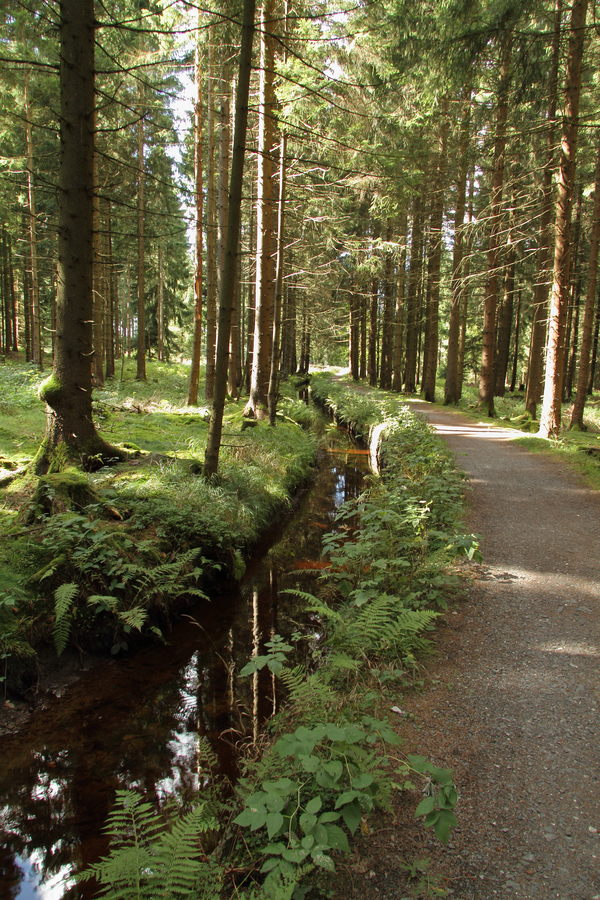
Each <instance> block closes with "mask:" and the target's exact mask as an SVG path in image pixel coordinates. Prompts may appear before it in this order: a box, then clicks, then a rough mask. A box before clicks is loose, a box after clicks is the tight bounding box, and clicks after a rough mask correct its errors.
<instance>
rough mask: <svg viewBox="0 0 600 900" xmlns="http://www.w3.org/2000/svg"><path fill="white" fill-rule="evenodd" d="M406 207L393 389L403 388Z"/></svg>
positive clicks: (401, 239) (402, 219)
mask: <svg viewBox="0 0 600 900" xmlns="http://www.w3.org/2000/svg"><path fill="white" fill-rule="evenodd" d="M406 229H407V215H406V208H405V209H404V210H403V212H402V215H401V217H400V223H399V229H398V230H399V235H398V241H399V244H400V253H399V257H398V268H397V273H396V309H395V311H394V339H393V350H392V390H393V391H401V390H402V362H403V358H404V303H405V298H404V289H405V281H406Z"/></svg>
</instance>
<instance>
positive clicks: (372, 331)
mask: <svg viewBox="0 0 600 900" xmlns="http://www.w3.org/2000/svg"><path fill="white" fill-rule="evenodd" d="M378 306H379V281H378V280H377V279H376V278H374V279H373V281H372V282H371V301H370V305H369V361H368V371H369V384H370V385H372V386H375V385H376V384H377V331H378V315H377V313H378Z"/></svg>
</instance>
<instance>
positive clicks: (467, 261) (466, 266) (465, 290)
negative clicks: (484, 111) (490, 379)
mask: <svg viewBox="0 0 600 900" xmlns="http://www.w3.org/2000/svg"><path fill="white" fill-rule="evenodd" d="M474 200H475V167H474V166H472V168H471V174H470V175H469V203H468V207H467V225H468V226H469V231H468V236H467V239H466V248H465V251H466V252H465V255H464V256H463V261H462V273H463V284H462V296H461V300H460V323H459V326H458V367H457V368H458V375H457V379H456V388H457V395H458V400H460V398H461V397H462V391H463V383H464V380H465V347H466V340H467V325H468V319H469V299H470V296H471V287H470V282H469V275H470V272H471V251H472V249H473V242H474V235H473V230H472V228H471V227H470V226H472V225H473V222H474V220H475V211H474Z"/></svg>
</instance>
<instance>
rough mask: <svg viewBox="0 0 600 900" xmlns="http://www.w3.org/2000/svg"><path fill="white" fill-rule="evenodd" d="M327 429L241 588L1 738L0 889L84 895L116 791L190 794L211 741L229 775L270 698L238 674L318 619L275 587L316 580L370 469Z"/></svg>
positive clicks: (57, 897)
mask: <svg viewBox="0 0 600 900" xmlns="http://www.w3.org/2000/svg"><path fill="white" fill-rule="evenodd" d="M329 435H330V437H329V440H328V445H327V446H326V448H325V449H324V450H323V452H322V453H321V454H320V466H319V472H318V475H317V478H316V480H315V482H314V484H313V486H312V487H311V489H310V490H309V491H308V492H307V493H306V495H305V497H304V498H303V500H302V502H301V504H300V506H299V509H298V510H297V512H296V514H295V515H294V517H293V519H292V520H291V521H290V522H289V523H288V524H287V526H286V527H285V528H284V529H282V534H281V536H280V537H279V538H278V539H277V541H276V543H274V544H273V545H272V546H271V548H270V550H268V552H266V553H265V555H264V556H262V558H261V559H259V560H257V561H255V562H254V563H252V564H251V565H250V566H249V567H248V571H247V573H246V576H245V578H244V580H243V582H242V584H241V585H240V587H239V589H238V590H236V591H235V592H234V593H232V594H228V595H220V596H215V597H212V598H211V602H210V603H208V604H204V605H203V606H202V607H201V608H197V609H196V610H193V611H191V613H190V617H189V618H186V619H185V620H184V621H183V622H181V623H180V624H178V625H177V626H176V628H175V629H174V630H173V631H172V633H171V634H170V635H169V643H168V645H167V646H164V647H158V648H157V647H151V648H147V649H145V650H143V651H140V652H138V653H137V654H135V655H133V656H131V657H128V658H127V659H122V660H113V661H110V662H107V663H106V664H102V665H101V666H100V667H97V668H94V669H93V670H92V671H90V672H88V673H85V674H84V675H83V676H82V677H81V678H80V679H79V680H78V681H77V683H76V684H74V685H72V686H71V687H69V688H67V689H65V691H64V694H63V695H62V696H61V697H60V699H56V700H55V701H54V702H53V703H52V705H51V706H49V708H47V709H43V710H39V711H38V712H36V713H35V714H34V716H33V718H32V719H31V720H30V722H29V723H28V725H27V728H26V731H24V732H23V733H21V734H18V735H13V736H8V737H3V738H0V841H1V843H0V900H17V898H18V900H67V898H68V900H74V898H83V897H85V896H88V894H86V892H85V889H84V887H83V885H82V886H75V884H74V880H73V875H74V874H75V873H76V872H77V871H79V870H80V869H81V868H83V867H85V866H86V865H87V864H89V863H90V862H93V861H95V860H97V859H98V858H99V857H100V856H101V855H102V854H103V853H104V852H106V843H105V840H104V838H103V837H102V828H103V825H104V823H105V821H106V817H107V815H108V813H109V811H110V810H111V808H112V806H113V801H114V797H115V791H116V790H118V789H122V788H135V789H138V790H141V791H143V792H144V794H145V795H146V797H148V798H155V799H156V801H157V802H158V803H163V802H164V801H165V800H167V799H169V798H174V799H176V800H178V801H185V800H186V799H189V798H191V797H192V796H193V795H194V793H195V792H197V791H198V790H201V788H202V784H203V783H206V779H207V778H208V777H210V776H209V774H208V770H207V763H206V755H207V754H206V749H205V748H207V747H208V748H210V751H211V753H213V754H216V756H217V758H218V763H219V766H220V768H221V771H222V772H223V773H225V774H227V775H229V776H231V777H235V773H236V766H237V762H236V760H237V750H236V744H238V743H239V742H240V741H242V740H243V739H244V738H246V739H249V738H251V737H252V735H253V734H255V733H256V731H257V729H258V728H259V727H260V724H261V723H262V722H264V721H265V719H266V718H267V717H268V716H269V715H270V714H271V713H272V712H273V709H274V708H275V707H276V703H277V699H276V697H274V696H273V685H272V680H271V678H270V676H269V675H268V674H267V673H266V672H265V673H260V675H261V677H260V678H257V677H254V678H252V677H250V678H239V677H238V675H237V673H238V672H239V670H240V669H241V668H242V667H243V666H244V665H245V663H246V662H247V661H248V659H249V658H250V657H251V656H252V655H253V654H254V653H255V652H260V651H261V650H262V647H263V645H264V642H265V641H267V640H269V638H270V637H271V636H272V635H273V634H274V633H278V634H281V635H283V636H288V635H290V634H291V633H292V632H294V631H307V630H310V629H311V628H312V629H314V628H315V623H311V621H310V619H308V618H307V616H306V614H303V612H302V610H301V609H299V608H298V605H297V603H296V601H294V599H293V598H292V597H290V595H288V594H284V595H280V594H279V591H280V590H281V589H282V588H284V587H293V586H296V585H297V586H299V587H300V588H303V589H308V590H310V588H311V583H312V579H314V577H315V575H314V563H315V561H317V560H318V559H319V555H320V545H321V539H322V537H323V534H325V533H326V532H327V531H329V530H330V529H331V527H332V522H333V518H334V516H335V511H336V509H337V507H338V506H340V504H341V503H343V502H344V501H345V500H348V499H351V498H353V497H356V496H357V495H358V494H359V493H360V491H361V490H362V484H363V478H364V475H365V474H366V472H367V471H368V468H369V458H368V453H367V452H366V451H364V450H359V449H357V448H356V447H354V446H353V445H352V444H351V443H350V441H349V439H348V437H347V436H346V435H345V433H344V432H342V431H339V430H337V429H331V431H330V432H329ZM311 569H312V570H313V571H312V572H311ZM303 572H306V573H307V574H306V575H305V576H303V574H302V573H303Z"/></svg>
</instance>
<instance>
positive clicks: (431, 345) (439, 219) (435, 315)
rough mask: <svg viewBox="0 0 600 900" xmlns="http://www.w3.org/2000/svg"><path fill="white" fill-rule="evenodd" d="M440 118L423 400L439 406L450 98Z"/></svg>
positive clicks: (430, 247) (431, 229)
mask: <svg viewBox="0 0 600 900" xmlns="http://www.w3.org/2000/svg"><path fill="white" fill-rule="evenodd" d="M439 115H440V116H441V122H440V131H439V136H438V160H437V170H436V175H435V182H434V187H433V199H432V203H431V217H430V228H429V260H428V264H427V285H428V296H427V307H426V313H425V314H426V320H425V330H426V334H427V356H426V358H425V360H424V361H423V396H424V398H425V400H427V401H429V402H430V403H434V402H435V377H436V374H437V363H438V341H439V309H440V277H441V267H442V249H443V245H444V239H443V233H442V229H443V225H444V196H445V190H446V151H447V144H448V130H449V127H450V122H449V119H448V101H447V98H444V99H443V100H442V102H441V104H440V112H439Z"/></svg>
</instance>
